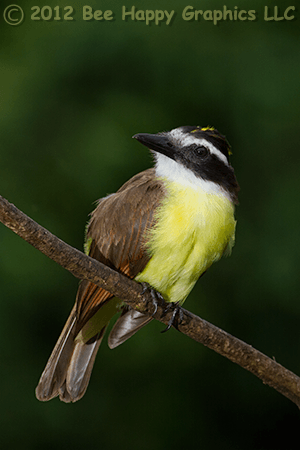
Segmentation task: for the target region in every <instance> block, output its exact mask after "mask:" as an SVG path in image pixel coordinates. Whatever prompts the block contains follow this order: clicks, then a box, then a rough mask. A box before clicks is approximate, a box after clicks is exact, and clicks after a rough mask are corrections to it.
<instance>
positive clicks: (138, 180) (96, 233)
mask: <svg viewBox="0 0 300 450" xmlns="http://www.w3.org/2000/svg"><path fill="white" fill-rule="evenodd" d="M163 194H164V188H163V183H162V182H161V181H160V180H158V179H157V178H156V177H155V172H154V169H148V170H146V171H144V172H141V173H139V174H138V175H136V176H134V177H133V178H131V179H130V180H129V181H127V183H125V184H124V185H123V186H122V187H121V188H120V189H119V191H118V192H117V193H116V194H112V195H109V196H108V197H105V198H103V199H101V200H100V201H99V203H98V206H97V208H96V209H95V211H94V212H93V213H92V215H91V220H90V223H89V226H88V231H87V239H90V238H91V239H92V243H91V246H90V251H89V255H90V256H91V257H92V258H95V259H97V260H99V261H101V262H102V263H104V264H106V265H108V266H109V267H111V268H113V269H115V270H117V271H119V272H121V273H123V274H125V275H127V276H128V277H130V278H134V277H135V276H136V275H137V274H138V273H139V272H141V271H142V270H143V269H144V267H145V266H146V264H147V262H148V261H149V255H148V254H147V251H146V249H145V245H144V238H145V233H146V231H147V230H148V229H150V228H151V227H152V226H153V225H154V221H155V214H154V213H155V210H156V208H157V206H158V205H159V204H160V202H161V199H162V196H163ZM109 298H112V295H111V294H110V293H109V292H107V291H105V290H104V289H102V288H99V287H98V286H96V285H95V284H93V283H90V282H88V281H82V282H81V284H80V286H79V289H78V293H77V299H76V310H77V326H76V333H77V332H79V331H80V329H81V328H82V327H83V326H84V324H85V323H86V322H87V321H88V320H89V319H90V318H91V317H92V316H93V315H94V314H95V313H96V312H97V311H98V309H99V308H100V307H101V305H102V304H103V303H104V302H105V301H107V300H108V299H109Z"/></svg>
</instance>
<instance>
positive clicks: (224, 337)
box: [0, 196, 300, 408]
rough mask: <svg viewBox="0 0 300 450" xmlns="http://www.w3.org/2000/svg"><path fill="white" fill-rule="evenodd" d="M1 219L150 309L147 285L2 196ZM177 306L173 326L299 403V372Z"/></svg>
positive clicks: (159, 315) (79, 271) (65, 263)
mask: <svg viewBox="0 0 300 450" xmlns="http://www.w3.org/2000/svg"><path fill="white" fill-rule="evenodd" d="M0 221H1V222H2V223H3V224H4V225H6V226H7V227H8V228H10V229H11V230H12V231H14V232H15V233H16V234H18V235H19V236H20V237H21V238H22V239H24V240H25V241H27V242H29V244H31V245H33V247H35V248H37V249H38V250H40V251H41V252H42V253H44V254H45V255H46V256H48V257H49V258H51V259H53V261H55V262H57V263H58V264H60V265H61V266H62V267H64V268H65V269H67V270H68V271H69V272H71V273H72V274H73V275H74V276H75V277H77V278H79V279H87V280H89V281H91V282H93V283H95V284H97V285H98V286H100V287H102V288H104V289H106V290H108V291H109V292H111V293H112V294H114V295H116V296H117V297H119V298H122V299H123V300H124V301H125V302H126V303H127V304H128V305H130V306H131V307H132V308H134V309H137V310H139V311H141V312H143V313H147V314H152V313H153V311H154V307H153V304H152V301H151V294H150V293H149V292H147V291H146V292H145V293H143V288H142V286H141V285H140V284H139V283H136V282H135V281H133V280H130V279H129V278H127V277H125V276H124V275H122V274H120V273H118V272H115V271H114V270H112V269H110V268H109V267H107V266H105V265H103V264H101V263H100V262H98V261H96V260H95V259H93V258H90V257H89V256H87V255H85V254H84V253H82V252H80V251H79V250H76V249H75V248H73V247H71V246H70V245H68V244H66V243H65V242H63V241H61V240H60V239H59V238H57V237H56V236H54V235H53V234H52V233H50V232H49V231H48V230H46V229H45V228H43V227H41V226H40V225H39V224H37V223H36V222H35V221H34V220H32V219H30V217H28V216H26V215H25V214H24V213H22V212H21V211H20V210H19V209H18V208H16V207H15V206H14V205H13V204H11V203H9V202H8V201H7V200H5V199H4V198H3V197H1V196H0ZM164 310H165V304H164V303H163V302H161V303H160V304H159V306H158V309H157V312H156V313H155V315H154V318H155V319H157V320H159V321H161V322H163V323H164V324H168V322H169V320H170V318H171V315H172V310H170V311H168V312H167V313H164ZM182 311H183V315H182V320H181V321H180V323H178V325H177V326H176V328H177V329H178V331H181V332H182V333H184V334H186V335H187V336H189V337H191V338H192V339H194V340H195V341H197V342H200V343H202V344H204V345H206V346H207V347H209V348H211V349H212V350H214V351H215V352H217V353H220V354H221V355H223V356H225V357H226V358H228V359H230V360H231V361H233V362H235V363H236V364H239V365H240V366H241V367H243V368H244V369H246V370H248V371H250V372H252V373H253V374H254V375H256V376H257V377H258V378H260V379H261V380H262V381H263V383H265V384H268V385H269V386H271V387H273V388H274V389H276V390H277V391H278V392H280V393H281V394H283V395H284V396H286V397H287V398H289V399H290V400H291V401H292V402H294V403H295V404H296V405H297V406H298V407H299V408H300V378H299V377H298V376H297V375H295V374H294V373H293V372H290V371H289V370H287V369H285V368H284V367H283V366H281V365H280V364H278V363H277V362H275V361H274V360H273V359H270V358H268V357H267V356H265V355H264V354H263V353H261V352H259V351H258V350H255V349H254V348H253V347H251V346H250V345H248V344H246V343H245V342H242V341H240V340H239V339H237V338H235V337H234V336H231V335H230V334H228V333H226V332H225V331H223V330H221V329H220V328H217V327H215V326H214V325H212V324H210V323H208V322H206V321H205V320H203V319H201V318H200V317H198V316H195V315H194V314H192V313H190V312H189V311H186V310H185V309H183V310H182Z"/></svg>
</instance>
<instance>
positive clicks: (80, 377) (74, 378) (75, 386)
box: [59, 327, 106, 403]
mask: <svg viewBox="0 0 300 450" xmlns="http://www.w3.org/2000/svg"><path fill="white" fill-rule="evenodd" d="M105 329H106V327H104V328H102V330H101V331H100V333H98V334H97V336H95V337H94V338H93V339H91V340H90V341H88V342H87V343H86V344H83V343H81V342H77V343H76V344H75V348H74V351H73V354H72V358H71V361H70V364H69V368H68V371H67V376H66V379H65V381H64V384H63V386H62V387H61V388H60V390H59V398H60V400H62V401H63V402H65V403H69V402H76V401H77V400H80V399H81V398H82V397H83V395H84V394H85V391H86V389H87V387H88V384H89V381H90V377H91V373H92V369H93V366H94V362H95V358H96V355H97V352H98V349H99V346H100V344H101V342H102V339H103V336H104V333H105Z"/></svg>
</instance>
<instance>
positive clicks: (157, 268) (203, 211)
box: [136, 182, 236, 304]
mask: <svg viewBox="0 0 300 450" xmlns="http://www.w3.org/2000/svg"><path fill="white" fill-rule="evenodd" d="M166 189H167V195H166V197H165V199H164V201H163V203H162V205H161V207H160V208H159V209H158V210H157V212H156V214H157V217H156V218H157V224H156V226H155V227H154V228H153V229H152V230H150V231H149V232H148V235H147V236H146V242H147V244H146V246H147V249H148V251H149V253H150V255H151V259H150V261H149V262H148V264H147V266H146V267H145V269H144V270H143V271H142V272H141V273H140V274H139V275H138V276H137V277H136V280H137V281H139V282H141V281H146V282H148V283H149V284H150V285H151V286H153V287H154V288H155V289H156V290H157V291H159V292H160V293H161V294H162V295H163V296H164V298H165V300H166V301H169V302H178V301H179V302H180V303H181V304H182V303H183V302H184V300H185V299H186V297H187V296H188V294H189V292H190V291H191V289H192V288H193V286H194V284H195V283H196V281H197V280H198V278H199V276H200V275H201V274H202V273H203V272H205V271H206V270H207V269H208V268H209V267H210V266H211V264H212V263H213V262H215V261H218V260H219V259H220V258H221V256H222V255H223V253H224V251H225V250H226V252H227V251H228V253H230V250H231V248H232V246H233V244H234V234H235V224H236V222H235V219H234V207H233V205H232V203H231V202H230V200H229V199H228V198H227V197H226V196H225V195H224V196H223V195H217V194H214V193H207V192H205V191H204V190H203V189H201V188H200V187H197V188H195V189H194V188H193V187H189V186H183V185H181V184H178V183H176V182H167V183H166Z"/></svg>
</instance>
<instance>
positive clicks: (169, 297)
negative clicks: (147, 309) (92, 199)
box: [36, 126, 239, 403]
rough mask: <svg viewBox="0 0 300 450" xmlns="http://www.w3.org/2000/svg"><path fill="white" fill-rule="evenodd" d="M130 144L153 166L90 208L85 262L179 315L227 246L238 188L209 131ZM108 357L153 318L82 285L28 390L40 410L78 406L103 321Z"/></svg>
mask: <svg viewBox="0 0 300 450" xmlns="http://www.w3.org/2000/svg"><path fill="white" fill-rule="evenodd" d="M133 138H134V139H135V140H137V141H138V142H139V143H141V144H143V145H144V146H146V147H147V148H148V149H149V150H150V152H151V153H152V155H153V156H154V162H155V164H154V167H152V168H149V169H147V170H144V171H142V172H140V173H138V174H137V175H135V176H133V177H132V178H131V179H130V180H129V181H127V182H126V183H125V184H124V185H123V186H122V187H121V188H120V189H119V190H118V191H117V192H116V193H114V194H110V195H107V196H106V197H104V198H102V199H100V200H99V201H98V204H97V207H96V209H95V210H94V211H93V212H92V213H91V218H90V221H89V223H88V226H87V230H86V237H85V253H86V254H87V255H89V256H90V257H92V258H94V259H96V260H98V261H100V262H101V263H104V264H105V265H107V266H108V267H110V268H112V269H114V270H116V271H118V272H120V273H121V274H123V275H125V276H127V277H129V278H131V279H134V280H135V281H137V282H139V283H143V285H144V286H146V287H149V288H150V289H151V292H157V293H158V295H160V296H162V297H163V299H164V300H165V302H167V304H168V305H179V306H181V305H182V304H183V302H184V301H185V299H186V298H187V296H188V295H189V293H190V291H191V290H192V288H193V287H194V285H195V283H196V281H197V280H198V279H199V278H200V277H201V276H202V275H203V274H204V273H205V272H206V271H207V270H208V268H209V267H210V266H211V265H212V264H213V263H214V262H216V261H218V260H219V259H220V258H221V257H222V255H229V254H230V253H231V250H232V247H233V245H234V241H235V228H236V220H235V215H234V213H235V205H237V204H238V192H239V184H238V182H237V179H236V176H235V172H234V169H233V167H232V166H231V164H230V162H229V156H230V155H231V147H230V145H229V143H228V141H227V139H226V137H225V136H224V135H222V134H221V133H220V132H219V131H218V130H217V129H215V128H214V127H211V126H207V127H201V126H181V127H177V128H174V129H172V130H171V131H164V132H160V133H156V134H149V133H139V134H136V135H134V136H133ZM119 312H121V314H120V316H119V317H118V319H117V321H116V322H115V324H114V326H113V328H112V330H111V332H110V334H109V337H108V345H109V347H110V348H115V347H117V346H118V345H120V344H121V343H123V342H125V341H126V340H127V339H128V338H130V337H131V336H132V335H134V334H135V333H136V332H137V331H138V330H139V329H141V328H142V327H143V326H145V325H146V324H148V323H149V322H150V321H151V320H152V317H151V316H149V315H145V314H142V313H141V312H139V311H135V310H134V309H132V308H130V307H128V306H126V304H124V302H122V300H121V299H118V298H116V297H114V296H113V295H112V294H110V293H109V292H108V291H106V290H105V289H103V288H100V287H99V286H97V285H95V284H93V283H92V282H90V281H87V280H81V282H80V284H79V287H78V291H77V296H76V301H75V305H74V307H73V309H72V311H71V313H70V316H69V318H68V320H67V322H66V324H65V326H64V328H63V330H62V332H61V335H60V337H59V339H58V341H57V343H56V345H55V347H54V349H53V352H52V354H51V356H50V358H49V360H48V363H47V365H46V367H45V369H44V371H43V373H42V375H41V378H40V380H39V383H38V385H37V388H36V397H37V398H38V399H39V400H41V401H47V400H50V399H52V398H54V397H57V396H59V398H60V400H61V401H63V402H65V403H70V402H75V401H77V400H79V399H81V398H82V396H83V395H84V394H85V392H86V389H87V386H88V384H89V380H90V376H91V372H92V368H93V365H94V361H95V357H96V354H97V351H98V349H99V346H100V344H101V341H102V339H103V336H104V333H105V330H106V328H107V326H108V323H109V321H110V319H111V318H112V317H113V316H114V315H115V314H117V313H119Z"/></svg>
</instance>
